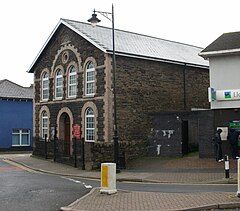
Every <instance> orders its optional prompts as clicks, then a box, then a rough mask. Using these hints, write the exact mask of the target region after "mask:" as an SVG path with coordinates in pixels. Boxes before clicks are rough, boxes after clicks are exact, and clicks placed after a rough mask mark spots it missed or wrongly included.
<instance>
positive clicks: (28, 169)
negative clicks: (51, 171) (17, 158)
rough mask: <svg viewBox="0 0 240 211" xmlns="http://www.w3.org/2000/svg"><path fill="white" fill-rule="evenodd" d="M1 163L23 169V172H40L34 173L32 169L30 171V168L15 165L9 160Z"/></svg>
mask: <svg viewBox="0 0 240 211" xmlns="http://www.w3.org/2000/svg"><path fill="white" fill-rule="evenodd" d="M3 161H4V162H5V163H8V164H10V165H12V166H16V167H18V168H20V169H23V170H25V171H28V172H32V173H41V172H38V171H34V170H32V169H30V168H28V167H26V166H23V165H21V164H18V163H15V162H13V161H11V160H5V159H3Z"/></svg>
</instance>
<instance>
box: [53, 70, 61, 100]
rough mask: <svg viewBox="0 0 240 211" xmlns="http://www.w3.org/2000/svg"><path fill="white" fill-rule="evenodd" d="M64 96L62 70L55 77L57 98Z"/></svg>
mask: <svg viewBox="0 0 240 211" xmlns="http://www.w3.org/2000/svg"><path fill="white" fill-rule="evenodd" d="M62 96H63V75H62V71H61V70H57V72H56V76H55V98H62Z"/></svg>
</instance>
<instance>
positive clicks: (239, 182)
mask: <svg viewBox="0 0 240 211" xmlns="http://www.w3.org/2000/svg"><path fill="white" fill-rule="evenodd" d="M237 162H238V167H237V168H238V173H237V178H238V190H237V197H240V159H238V161H237Z"/></svg>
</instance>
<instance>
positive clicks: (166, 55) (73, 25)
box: [28, 19, 209, 72]
mask: <svg viewBox="0 0 240 211" xmlns="http://www.w3.org/2000/svg"><path fill="white" fill-rule="evenodd" d="M61 24H64V25H65V26H67V27H68V28H70V29H71V30H73V31H75V32H76V33H77V34H79V35H80V36H82V37H83V38H85V39H87V40H88V41H89V42H90V43H92V44H93V45H95V46H96V47H98V48H99V49H101V50H102V51H104V52H106V53H110V54H111V53H112V28H108V27H103V26H96V27H92V25H91V24H89V23H84V22H78V21H74V20H68V19H61V20H60V21H59V23H58V25H57V26H56V27H55V29H54V31H53V32H52V34H51V35H50V37H49V39H48V40H47V41H46V43H45V45H44V46H43V47H42V49H41V51H40V52H39V54H38V56H37V58H36V59H35V61H34V62H33V64H32V65H31V67H30V69H29V71H28V72H33V70H31V69H32V67H33V65H34V63H35V62H36V61H37V59H38V57H39V56H40V54H41V52H42V51H43V49H44V48H45V46H46V45H47V43H48V41H49V40H50V39H51V37H52V36H53V34H54V32H55V31H56V30H57V28H58V27H59V25H61ZM202 50H203V48H200V47H196V46H192V45H188V44H183V43H179V42H174V41H170V40H165V39H160V38H156V37H151V36H147V35H142V34H137V33H133V32H128V31H123V30H118V29H115V52H116V55H122V56H131V57H136V58H143V59H149V60H160V61H165V62H174V63H180V64H188V65H193V66H201V67H203V68H208V67H209V64H208V61H206V60H204V59H203V58H201V57H200V56H199V55H198V54H199V53H200V52H201V51H202Z"/></svg>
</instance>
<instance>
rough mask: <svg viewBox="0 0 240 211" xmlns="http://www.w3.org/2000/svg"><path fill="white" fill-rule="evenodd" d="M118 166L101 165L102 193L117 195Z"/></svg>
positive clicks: (112, 164) (113, 164) (111, 164)
mask: <svg viewBox="0 0 240 211" xmlns="http://www.w3.org/2000/svg"><path fill="white" fill-rule="evenodd" d="M116 192H117V189H116V164H115V163H102V164H101V190H100V193H107V194H113V193H116Z"/></svg>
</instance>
